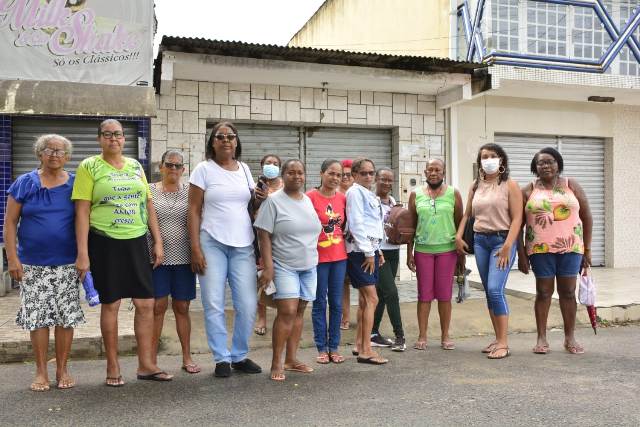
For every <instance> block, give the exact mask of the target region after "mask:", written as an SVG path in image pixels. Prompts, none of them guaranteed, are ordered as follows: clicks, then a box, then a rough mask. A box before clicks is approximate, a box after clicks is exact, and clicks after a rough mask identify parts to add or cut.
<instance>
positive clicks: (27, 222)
mask: <svg viewBox="0 0 640 427" xmlns="http://www.w3.org/2000/svg"><path fill="white" fill-rule="evenodd" d="M34 151H35V154H36V156H37V157H38V159H39V160H40V167H39V168H38V169H36V170H34V171H32V172H29V173H26V174H24V175H21V176H19V177H18V179H16V181H15V182H14V183H13V184H12V185H11V187H9V190H8V191H7V193H8V194H9V195H8V201H7V210H6V213H5V218H4V243H5V250H6V252H7V260H8V262H9V275H10V276H11V278H12V279H14V280H17V281H18V282H20V298H21V303H20V309H19V311H18V316H17V319H16V323H17V324H18V325H19V326H22V327H23V328H24V329H26V330H28V331H30V334H31V344H32V346H33V353H34V356H35V361H36V376H35V379H34V380H33V382H32V383H31V390H33V391H46V390H49V376H48V373H47V350H48V347H49V328H50V327H54V328H55V340H56V345H55V349H56V383H57V388H59V389H66V388H71V387H73V386H74V385H75V380H74V379H73V378H72V377H71V376H70V375H69V372H68V370H67V360H68V358H69V352H70V351H71V342H72V340H73V328H75V327H76V326H77V325H78V324H80V323H84V315H83V313H82V309H81V308H80V293H79V284H78V273H77V271H76V268H75V265H74V262H75V259H76V245H75V228H74V217H75V211H74V207H73V202H72V201H71V190H72V188H73V181H74V175H73V174H72V173H70V172H67V171H66V170H65V169H64V165H65V163H66V161H67V160H69V157H70V155H71V142H70V141H69V140H68V139H67V138H65V137H63V136H60V135H54V134H51V135H43V136H41V137H40V138H38V140H37V141H36V143H35V146H34Z"/></svg>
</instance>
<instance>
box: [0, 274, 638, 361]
mask: <svg viewBox="0 0 640 427" xmlns="http://www.w3.org/2000/svg"><path fill="white" fill-rule="evenodd" d="M469 265H470V266H471V268H473V267H474V265H473V263H470V264H469ZM594 276H595V278H596V281H597V284H598V304H597V305H598V315H599V316H600V318H601V319H603V320H605V321H607V322H625V321H638V320H640V290H639V289H638V288H637V287H636V286H634V284H636V283H638V279H639V276H640V274H639V273H638V272H637V271H635V270H632V269H629V270H618V269H594ZM471 280H472V281H473V280H475V281H477V282H478V283H479V278H478V277H477V275H476V276H474V275H473V273H472V276H471ZM478 283H476V284H475V286H476V287H480V285H479V284H478ZM614 289H615V291H614ZM398 290H399V294H400V302H401V310H402V318H403V323H404V328H405V335H406V338H407V345H408V346H411V345H413V342H414V341H415V339H416V338H417V335H418V325H417V319H416V303H415V301H416V300H417V295H416V285H415V282H414V281H408V282H399V283H398ZM507 293H508V300H509V305H510V310H511V316H510V319H509V330H510V332H511V333H518V332H532V331H535V319H534V315H533V299H534V298H535V279H534V277H533V275H529V276H525V275H523V274H521V273H519V272H517V271H512V272H511V275H510V278H509V282H508V292H507ZM456 294H457V288H456V287H455V285H454V298H455V295H456ZM351 298H352V299H351V301H352V310H351V319H352V329H351V330H348V331H343V337H342V343H343V344H349V343H353V341H354V333H355V331H354V330H353V325H354V324H355V316H356V307H355V306H354V305H355V304H357V293H356V292H355V291H353V290H352V291H351ZM129 305H130V303H129V301H128V300H125V301H123V302H122V305H121V308H120V318H119V331H120V351H121V352H122V353H131V352H133V351H134V350H135V339H134V336H133V311H131V310H129V309H128V308H129ZM18 306H19V294H18V291H17V290H13V291H12V292H10V293H9V294H8V295H7V296H5V297H2V298H0V363H6V362H23V361H25V360H30V359H32V353H31V351H32V350H31V343H30V341H29V334H28V333H27V332H26V331H23V330H22V329H20V328H18V327H17V326H16V325H15V313H16V311H17V308H18ZM227 307H228V311H227V322H228V323H229V325H231V324H232V322H233V311H232V310H231V299H230V295H227ZM83 309H84V312H85V317H86V318H87V323H86V324H85V325H83V326H81V327H78V328H77V329H76V332H75V340H74V344H73V347H72V353H73V357H76V358H95V357H103V356H104V349H103V347H102V340H101V337H100V321H99V320H100V310H99V307H94V308H92V307H88V306H86V305H84V304H83ZM310 312H311V310H310V307H309V309H307V313H306V321H305V330H304V333H303V338H302V346H313V331H312V327H311V321H310ZM191 313H192V329H193V332H192V350H193V351H194V352H195V353H208V352H209V349H208V347H207V343H206V335H205V331H204V321H203V312H202V305H201V303H200V300H199V298H197V299H196V300H194V301H193V303H192V307H191ZM274 315H275V311H274V310H271V309H270V310H268V315H267V316H268V319H267V325H268V329H269V330H270V329H271V325H272V323H273V317H274ZM174 322H175V319H174V317H173V314H172V313H171V311H170V310H169V311H168V312H167V316H166V320H165V328H164V333H163V337H162V345H161V351H162V352H163V353H165V354H179V352H180V345H179V342H178V340H177V336H176V333H175V323H174ZM578 323H579V325H581V326H585V327H588V325H589V322H588V318H587V315H586V310H585V309H584V307H582V306H579V307H578ZM549 328H562V318H561V316H560V310H559V308H558V303H557V301H554V302H553V306H552V309H551V313H550V315H549ZM381 332H382V333H383V334H387V335H392V330H391V326H390V324H389V321H388V318H387V316H386V314H385V318H384V320H383V323H382V327H381ZM491 333H492V327H491V322H490V321H489V317H488V315H487V310H486V302H485V300H484V293H483V292H482V291H481V290H480V289H473V290H472V296H471V298H470V299H469V300H467V301H465V302H464V303H462V304H456V303H455V302H454V303H453V318H452V323H451V335H452V337H453V338H454V339H455V338H460V337H470V336H477V335H490V334H491ZM580 333H581V334H582V333H587V334H589V333H592V332H590V328H589V329H584V330H583V331H581V332H580ZM52 335H53V333H52ZM429 337H430V342H431V345H436V346H437V345H439V342H440V331H439V323H438V317H437V309H436V305H435V304H434V306H433V309H432V313H431V318H430V324H429ZM52 338H53V337H52ZM251 346H252V347H253V348H264V347H270V346H271V335H270V333H268V334H267V335H266V336H264V337H260V336H257V335H254V336H253V338H252V342H251ZM50 349H51V352H52V351H53V339H52V340H51V342H50ZM51 354H53V353H51Z"/></svg>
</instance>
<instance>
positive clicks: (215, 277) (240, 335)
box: [198, 231, 257, 363]
mask: <svg viewBox="0 0 640 427" xmlns="http://www.w3.org/2000/svg"><path fill="white" fill-rule="evenodd" d="M200 246H201V247H202V252H203V254H204V257H205V260H206V262H207V268H206V270H205V273H204V274H201V275H199V276H198V277H199V279H200V293H201V297H202V306H203V308H204V322H205V329H206V331H207V342H208V344H209V349H211V352H212V353H213V357H214V359H215V361H216V363H219V362H240V361H242V360H244V359H246V357H247V353H248V352H249V338H250V337H251V333H252V331H253V322H254V320H255V317H256V304H257V293H256V279H257V276H256V260H255V256H254V253H253V246H252V245H250V246H246V247H242V248H236V247H233V246H227V245H225V244H222V243H220V242H218V241H217V240H215V239H214V238H213V237H211V235H210V234H209V233H207V232H206V231H201V232H200ZM227 280H228V282H229V287H230V288H231V298H232V299H233V309H234V311H235V315H234V320H233V339H232V341H231V351H229V349H228V347H227V321H226V316H225V313H224V305H225V304H224V303H225V301H224V293H225V287H226V283H227Z"/></svg>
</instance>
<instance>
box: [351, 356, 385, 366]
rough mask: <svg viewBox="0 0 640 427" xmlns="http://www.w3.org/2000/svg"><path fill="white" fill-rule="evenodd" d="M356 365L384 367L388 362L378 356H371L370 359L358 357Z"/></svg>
mask: <svg viewBox="0 0 640 427" xmlns="http://www.w3.org/2000/svg"><path fill="white" fill-rule="evenodd" d="M357 361H358V363H366V364H369V365H384V364H385V363H387V362H388V360H387V359H385V358H383V357H380V356H372V357H358V359H357Z"/></svg>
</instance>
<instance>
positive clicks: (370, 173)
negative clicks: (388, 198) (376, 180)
mask: <svg viewBox="0 0 640 427" xmlns="http://www.w3.org/2000/svg"><path fill="white" fill-rule="evenodd" d="M375 174H376V171H359V172H358V175H360V176H375Z"/></svg>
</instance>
